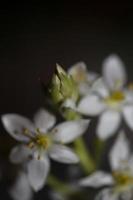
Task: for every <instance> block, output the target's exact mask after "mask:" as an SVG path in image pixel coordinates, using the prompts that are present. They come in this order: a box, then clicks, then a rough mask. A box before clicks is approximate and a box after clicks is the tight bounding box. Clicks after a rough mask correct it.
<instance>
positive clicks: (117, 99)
mask: <svg viewBox="0 0 133 200" xmlns="http://www.w3.org/2000/svg"><path fill="white" fill-rule="evenodd" d="M124 99H125V95H124V93H123V92H122V91H115V92H113V93H112V94H111V95H110V96H109V97H107V98H105V102H106V103H107V104H108V105H111V106H113V105H116V104H119V103H121V102H122V101H123V100H124Z"/></svg>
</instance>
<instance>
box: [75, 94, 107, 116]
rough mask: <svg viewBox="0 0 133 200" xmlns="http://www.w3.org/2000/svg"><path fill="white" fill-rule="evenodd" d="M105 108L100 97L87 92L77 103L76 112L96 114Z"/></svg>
mask: <svg viewBox="0 0 133 200" xmlns="http://www.w3.org/2000/svg"><path fill="white" fill-rule="evenodd" d="M104 109H105V104H104V103H103V102H102V101H101V99H100V98H99V97H98V96H96V95H93V94H89V95H87V96H85V97H83V98H82V99H81V101H80V102H79V105H78V108H77V110H78V112H79V113H82V114H84V115H90V116H97V115H99V114H100V113H101V112H102V111H103V110H104Z"/></svg>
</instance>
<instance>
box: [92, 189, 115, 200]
mask: <svg viewBox="0 0 133 200" xmlns="http://www.w3.org/2000/svg"><path fill="white" fill-rule="evenodd" d="M118 196H119V193H114V192H113V190H112V188H107V189H103V190H101V191H100V192H99V193H98V195H97V196H96V198H95V200H118V198H119V197H118Z"/></svg>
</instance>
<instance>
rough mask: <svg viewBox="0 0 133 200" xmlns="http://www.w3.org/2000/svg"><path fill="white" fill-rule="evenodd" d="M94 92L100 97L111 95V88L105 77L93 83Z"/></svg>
mask: <svg viewBox="0 0 133 200" xmlns="http://www.w3.org/2000/svg"><path fill="white" fill-rule="evenodd" d="M92 92H95V93H96V94H98V95H99V96H100V97H104V98H105V97H107V96H109V90H108V88H107V86H106V84H105V82H104V80H103V78H101V77H100V78H98V79H97V80H96V81H95V82H94V83H93V85H92Z"/></svg>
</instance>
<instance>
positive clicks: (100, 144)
mask: <svg viewBox="0 0 133 200" xmlns="http://www.w3.org/2000/svg"><path fill="white" fill-rule="evenodd" d="M105 144H106V143H105V142H104V141H103V140H100V139H99V138H96V139H95V141H94V145H95V161H96V163H97V168H98V167H99V164H100V162H101V157H102V155H103V151H104V148H105Z"/></svg>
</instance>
